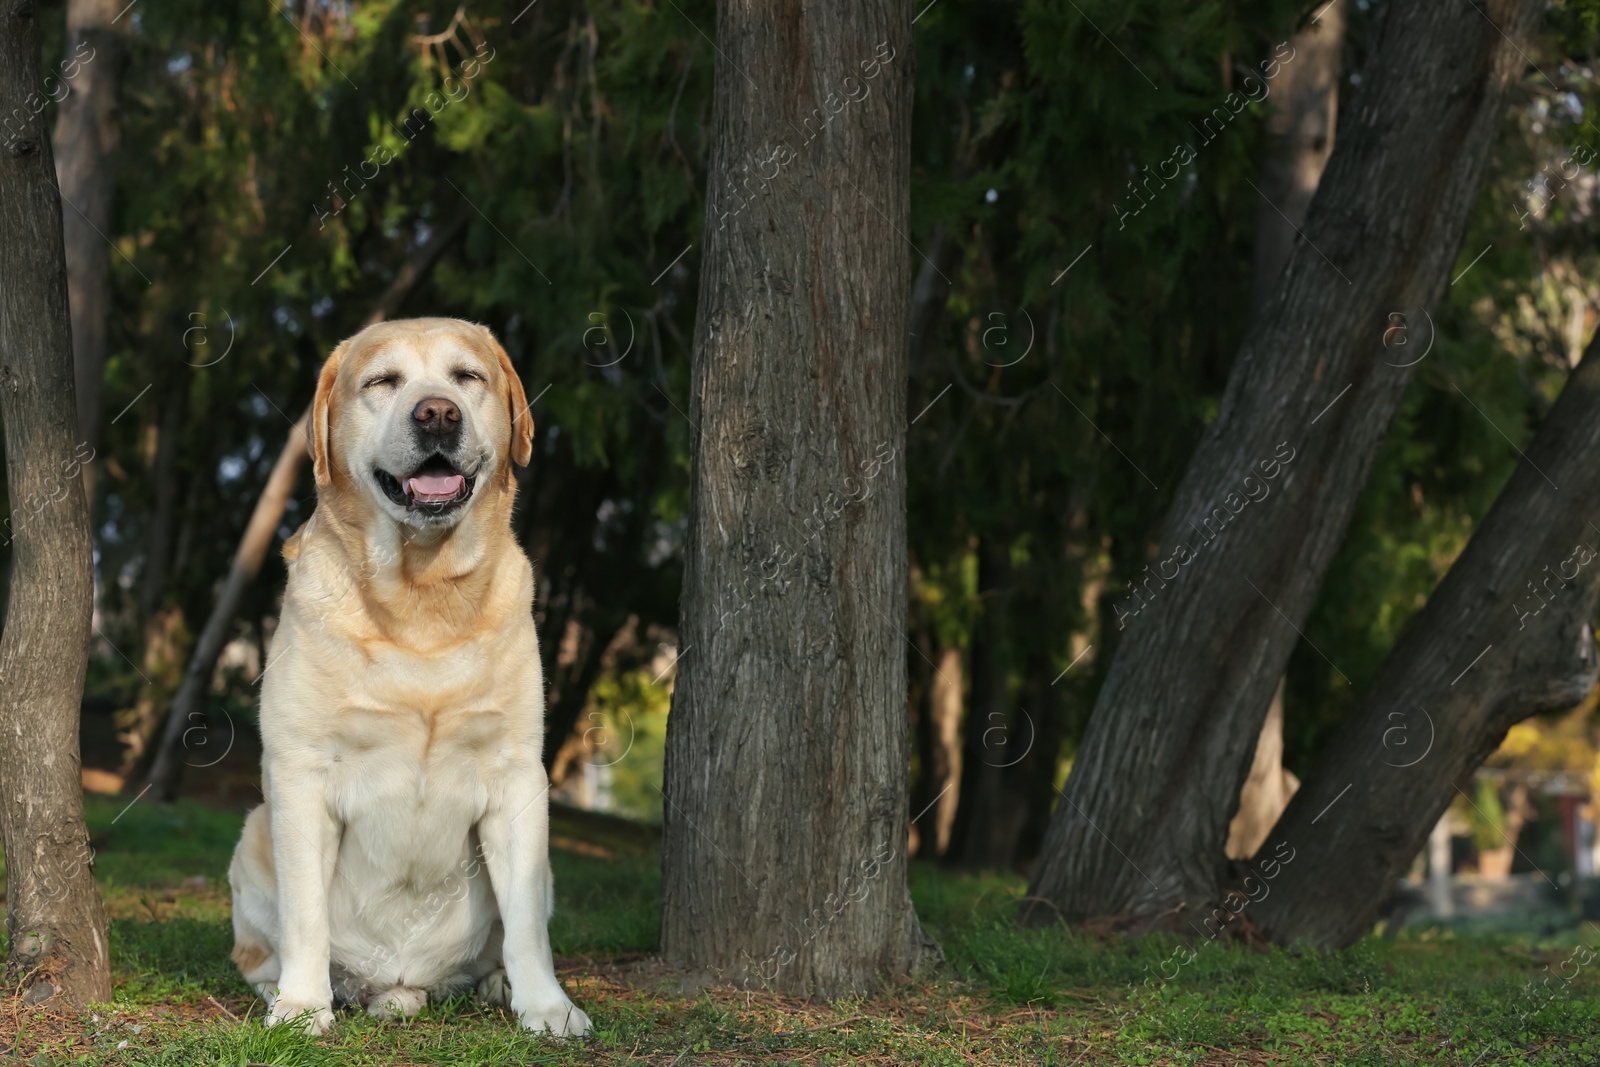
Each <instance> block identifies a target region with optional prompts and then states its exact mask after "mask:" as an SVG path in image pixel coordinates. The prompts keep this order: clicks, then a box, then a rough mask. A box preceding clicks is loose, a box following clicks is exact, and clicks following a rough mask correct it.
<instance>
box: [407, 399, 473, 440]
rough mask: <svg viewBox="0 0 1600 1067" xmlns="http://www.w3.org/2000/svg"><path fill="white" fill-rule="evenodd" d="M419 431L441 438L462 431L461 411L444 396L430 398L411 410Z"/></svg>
mask: <svg viewBox="0 0 1600 1067" xmlns="http://www.w3.org/2000/svg"><path fill="white" fill-rule="evenodd" d="M411 417H412V418H413V419H415V420H416V422H417V429H418V430H420V431H421V432H423V433H429V434H437V435H439V436H440V437H443V436H445V435H446V434H453V433H455V432H457V431H458V430H460V429H461V409H460V408H458V407H456V406H455V404H453V403H451V402H450V401H448V400H446V399H445V398H444V397H442V396H430V397H428V399H426V400H424V401H422V402H421V403H420V404H418V405H417V406H416V407H414V408H412V409H411Z"/></svg>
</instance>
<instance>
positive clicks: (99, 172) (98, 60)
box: [51, 0, 128, 501]
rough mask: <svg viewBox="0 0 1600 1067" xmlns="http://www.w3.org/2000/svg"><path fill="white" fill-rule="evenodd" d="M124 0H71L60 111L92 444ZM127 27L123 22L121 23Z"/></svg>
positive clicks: (84, 421) (87, 437)
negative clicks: (120, 17)
mask: <svg viewBox="0 0 1600 1067" xmlns="http://www.w3.org/2000/svg"><path fill="white" fill-rule="evenodd" d="M126 7H127V5H126V3H125V2H124V0H67V46H66V54H65V56H64V58H63V60H62V64H63V65H62V67H61V68H60V69H59V70H57V71H52V72H51V74H52V76H64V77H61V84H62V85H63V86H64V91H65V92H66V96H64V97H61V98H60V99H61V109H60V114H59V115H58V116H57V118H56V129H55V155H56V176H57V180H58V181H59V182H60V188H61V199H62V201H63V203H62V206H61V215H62V218H61V233H62V238H63V240H64V242H65V244H66V250H67V291H68V296H69V298H70V300H71V302H72V356H73V359H72V362H73V369H74V375H73V377H74V380H75V381H76V383H77V390H78V429H79V431H80V432H81V433H82V435H83V440H84V441H85V442H86V443H87V444H88V446H89V448H90V449H94V448H97V447H98V446H99V443H100V379H101V377H102V376H103V374H104V372H105V363H106V321H107V319H108V317H109V316H110V312H111V277H110V272H109V270H108V265H109V257H110V255H111V246H110V244H109V243H108V242H107V240H106V238H105V235H106V234H108V233H110V232H111V202H112V198H113V196H114V195H115V193H116V187H117V172H116V153H117V145H118V143H119V142H120V141H121V139H122V133H121V124H120V122H119V120H118V117H117V85H118V82H119V81H120V80H121V78H122V67H123V61H124V58H125V55H126V45H125V43H124V42H125V40H126V38H125V36H124V34H123V31H122V28H125V27H126V26H127V25H128V22H127V21H126V20H119V19H118V15H119V13H123V11H124V9H125V8H126ZM119 27H122V28H119ZM83 482H84V490H85V492H86V493H87V494H88V495H89V497H90V499H91V501H92V499H93V495H94V467H93V465H92V464H90V465H85V467H84V470H83Z"/></svg>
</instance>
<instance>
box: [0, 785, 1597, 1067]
mask: <svg viewBox="0 0 1600 1067" xmlns="http://www.w3.org/2000/svg"><path fill="white" fill-rule="evenodd" d="M128 799H129V798H102V797H91V798H90V799H89V801H88V804H89V818H90V829H91V833H92V835H93V840H94V844H95V848H96V853H97V858H96V875H97V878H98V879H99V881H100V883H101V886H102V888H103V889H104V891H105V893H106V897H107V901H108V904H109V907H110V909H111V913H112V915H113V917H114V918H113V927H112V956H113V965H114V967H115V969H116V973H115V976H114V980H115V1003H114V1004H112V1005H109V1006H107V1007H105V1008H102V1009H100V1010H99V1011H97V1012H94V1013H90V1014H85V1015H81V1016H80V1015H78V1014H76V1013H73V1012H70V1011H67V1010H65V1009H63V1008H62V1007H61V1006H60V1005H59V1003H58V1002H47V1003H45V1004H43V1005H38V1006H35V1007H24V1006H23V1005H22V1004H21V1003H20V1001H19V1000H18V998H16V997H15V996H7V997H4V998H0V1062H28V1063H39V1064H54V1063H86V1064H127V1065H136V1064H151V1065H158V1064H159V1065H172V1067H191V1065H208V1064H219V1065H220V1064H278V1065H282V1067H299V1065H307V1067H310V1065H323V1064H441V1065H462V1067H465V1065H478V1064H506V1063H551V1064H556V1063H562V1064H564V1063H575V1064H579V1063H581V1064H604V1065H611V1064H617V1065H621V1064H629V1063H633V1064H657V1065H661V1067H666V1065H669V1064H675V1065H688V1064H713V1063H718V1064H721V1063H728V1064H731V1063H746V1062H760V1063H802V1064H828V1063H838V1064H844V1063H851V1064H855V1063H861V1064H918V1065H922V1064H951V1065H954V1064H989V1063H993V1064H1049V1065H1061V1067H1067V1065H1078V1064H1083V1065H1090V1064H1204V1065H1218V1067H1220V1065H1234V1064H1282V1065H1291V1067H1292V1065H1311V1064H1317V1065H1328V1064H1371V1065H1380V1064H1382V1065H1390V1064H1448V1065H1457V1067H1467V1065H1469V1064H1470V1065H1475V1067H1487V1065H1490V1064H1570V1065H1573V1067H1578V1065H1582V1067H1590V1065H1593V1064H1595V1063H1600V977H1597V975H1600V958H1596V959H1594V960H1593V962H1590V963H1588V964H1587V965H1582V966H1580V965H1579V963H1578V962H1577V960H1582V959H1583V958H1584V955H1585V954H1584V953H1579V955H1578V956H1577V957H1576V958H1574V956H1573V951H1574V948H1575V947H1576V946H1578V945H1580V944H1586V945H1589V946H1591V947H1595V946H1600V930H1595V929H1593V928H1590V927H1585V928H1582V929H1579V928H1577V927H1572V928H1569V929H1567V930H1566V931H1565V932H1563V933H1558V934H1556V935H1553V936H1546V937H1540V938H1535V937H1531V936H1530V937H1521V938H1519V937H1514V936H1509V935H1502V936H1498V937H1495V938H1486V937H1464V936H1455V935H1453V934H1452V933H1451V932H1449V931H1439V930H1432V931H1422V932H1417V933H1411V932H1407V933H1404V934H1402V935H1401V936H1400V937H1399V938H1398V939H1396V940H1394V941H1384V940H1382V939H1378V938H1372V939H1368V940H1367V941H1364V942H1362V943H1361V944H1359V945H1357V946H1355V947H1354V948H1352V949H1349V950H1347V951H1345V952H1341V953H1335V954H1313V955H1291V954H1287V953H1283V952H1278V951H1272V952H1256V951H1251V950H1249V949H1246V948H1243V947H1239V946H1222V945H1219V944H1211V945H1205V946H1203V947H1201V948H1199V949H1198V950H1197V951H1196V952H1195V954H1194V955H1193V957H1192V959H1189V957H1188V956H1187V955H1185V954H1184V953H1183V952H1182V951H1181V950H1179V947H1178V946H1177V944H1176V943H1175V942H1165V941H1160V940H1155V939H1151V940H1146V941H1143V942H1138V943H1132V944H1128V943H1121V942H1116V943H1110V944H1105V943H1101V942H1098V941H1095V940H1093V939H1090V938H1087V937H1084V936H1081V935H1072V934H1069V933H1067V932H1065V931H1063V930H1060V929H1056V930H1045V931H1033V932H1029V931H1019V930H1017V929H1016V928H1015V927H1014V926H1013V925H1012V922H1011V917H1012V915H1013V914H1014V911H1015V906H1016V900H1017V898H1018V897H1019V896H1020V895H1021V894H1022V892H1023V886H1022V884H1021V882H1020V880H1018V879H1015V878H1009V877H999V876H962V875H952V874H949V873H947V872H944V871H941V870H938V869H936V868H932V867H917V868H915V869H914V871H913V885H912V891H913V896H914V898H915V899H916V903H917V907H918V911H919V914H921V916H922V917H923V920H924V922H925V923H926V925H927V926H928V927H929V928H930V929H931V930H933V931H934V932H935V933H936V934H937V935H938V936H939V938H940V939H941V941H942V943H943V945H944V948H945V952H946V954H947V957H948V961H949V963H948V967H947V969H946V970H945V971H944V972H943V973H942V974H940V975H937V976H935V977H934V978H932V979H931V980H929V981H925V982H922V983H918V984H914V985H910V986H904V987H899V988H893V989H890V988H885V989H882V990H879V991H877V992H875V993H874V994H873V995H871V996H868V997H864V998H855V999H849V1000H843V1001H838V1002H835V1003H832V1004H807V1003H803V1002H800V1001H797V1000H794V999H793V998H788V997H783V996H778V995H774V994H767V993H744V992H740V991H738V990H734V989H731V988H724V989H715V988H714V989H711V990H705V991H701V992H699V993H698V994H697V995H694V996H683V995H680V994H678V993H676V992H675V990H676V989H677V988H678V987H679V985H680V977H681V976H678V975H676V974H674V973H672V972H669V971H666V970H664V969H662V968H661V967H660V966H659V965H658V964H657V963H656V962H655V961H654V959H653V958H652V956H651V954H650V953H651V949H652V948H653V947H654V945H655V942H656V936H657V914H656V909H657V907H658V892H659V872H658V866H657V864H658V860H657V857H656V853H655V838H654V834H653V832H651V831H650V830H649V829H647V828H643V827H637V826H634V825H632V824H628V823H623V822H621V821H620V820H612V819H607V818H604V817H596V816H591V815H586V814H583V813H576V812H559V811H558V812H557V813H556V814H555V816H554V818H553V825H552V833H553V836H554V840H555V844H556V849H555V852H554V856H553V862H554V864H555V868H556V889H557V896H558V906H557V913H556V919H555V921H554V923H553V925H552V935H553V939H554V942H555V947H556V952H557V954H558V956H559V960H558V970H559V971H560V973H561V976H562V980H563V982H564V983H565V984H566V987H567V989H568V991H569V992H570V993H571V994H572V996H573V998H574V999H575V1000H577V1001H578V1002H579V1003H580V1004H581V1005H582V1006H583V1007H584V1008H585V1009H586V1010H587V1011H588V1012H589V1014H590V1015H591V1016H592V1017H593V1018H594V1020H595V1034H594V1037H593V1038H592V1039H591V1040H589V1041H588V1042H585V1043H574V1044H571V1045H560V1044H555V1043H551V1042H548V1041H544V1040H540V1039H536V1038H531V1037H525V1036H523V1035H522V1034H521V1033H520V1032H519V1031H518V1030H517V1028H516V1027H515V1025H514V1023H513V1020H512V1019H511V1018H510V1017H509V1016H508V1015H506V1014H505V1013H503V1012H501V1011H500V1010H498V1009H486V1008H483V1007H481V1006H479V1005H478V1004H477V1003H476V1002H475V1001H472V1000H469V999H463V1000H459V1001H453V1002H450V1003H446V1004H443V1005H437V1006H431V1007H430V1008H429V1009H427V1011H426V1012H425V1013H424V1014H423V1015H422V1016H421V1017H419V1018H418V1019H416V1020H413V1021H411V1022H408V1023H379V1022H376V1021H374V1020H372V1019H370V1018H368V1017H366V1016H365V1015H362V1014H359V1013H356V1012H352V1011H348V1010H346V1011H342V1012H341V1013H340V1014H339V1019H338V1023H337V1025H336V1028H335V1030H334V1032H333V1033H332V1034H331V1035H329V1036H328V1037H326V1038H322V1039H308V1038H303V1037H297V1036H294V1035H291V1034H289V1033H287V1032H285V1031H283V1030H281V1029H277V1030H271V1031H268V1030H263V1029H262V1028H261V1026H260V1025H259V1019H260V1016H261V1014H262V1007H263V1006H262V1003H261V1001H260V1000H259V999H257V998H255V997H254V996H252V995H251V991H250V990H249V988H248V987H246V986H245V985H244V984H243V983H242V982H241V981H240V979H239V977H238V975H237V973H236V972H235V971H234V970H233V967H232V965H231V964H230V963H229V962H228V958H227V954H228V949H229V948H230V946H231V931H230V927H229V925H228V894H227V883H226V869H227V862H228V857H229V854H230V851H231V848H232V844H233V841H234V839H235V836H236V835H237V833H238V828H239V824H240V819H241V817H240V815H239V813H238V812H236V811H222V810H216V809H212V808H207V807H202V806H200V805H199V804H196V803H193V802H189V801H185V802H183V803H180V804H177V805H172V806H162V805H158V804H154V803H151V802H150V801H149V800H148V799H146V800H143V801H140V802H139V803H136V804H134V805H133V806H132V807H131V808H126V810H125V811H124V808H125V806H126V805H127V803H128ZM1186 960H1187V962H1185V961H1186ZM1163 976H1169V977H1163ZM1568 977H1570V981H1568V980H1567V978H1568ZM1147 980H1148V982H1147ZM1530 983H1531V985H1530ZM1519 1012H1521V1013H1528V1014H1526V1017H1525V1018H1521V1019H1519ZM13 1035H14V1036H13Z"/></svg>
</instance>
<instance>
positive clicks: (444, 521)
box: [228, 319, 589, 1036]
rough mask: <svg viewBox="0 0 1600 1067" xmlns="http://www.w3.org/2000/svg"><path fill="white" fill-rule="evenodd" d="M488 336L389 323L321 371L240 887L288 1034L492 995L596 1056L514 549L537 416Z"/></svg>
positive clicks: (528, 600) (243, 931)
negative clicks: (570, 976) (558, 878)
mask: <svg viewBox="0 0 1600 1067" xmlns="http://www.w3.org/2000/svg"><path fill="white" fill-rule="evenodd" d="M527 408H528V403H527V400H526V398H525V397H524V394H523V389H522V383H521V382H520V381H519V380H518V378H517V374H516V371H515V370H514V369H513V368H512V366H511V361H510V360H508V359H507V358H506V354H505V351H504V350H503V349H502V348H501V347H500V345H499V344H498V343H497V342H496V341H495V339H494V336H493V335H492V334H491V333H490V332H489V331H488V330H486V329H484V328H483V327H481V326H476V325H473V324H472V323H467V322H461V321H458V320H455V319H413V320H403V321H398V322H390V323H384V324H382V325H378V326H371V327H368V328H367V329H365V330H362V331H361V332H360V333H358V334H356V335H355V336H354V337H352V338H350V339H349V340H348V341H345V342H344V343H343V344H341V345H340V346H339V347H338V348H337V349H335V350H334V352H333V354H332V355H331V356H329V357H328V362H327V363H326V364H325V365H324V366H323V368H322V374H321V377H320V378H319V379H318V382H317V393H316V400H315V402H314V404H313V407H312V421H311V426H310V435H311V446H312V447H311V454H312V467H313V471H314V474H315V476H316V483H317V509H316V513H315V514H314V515H312V517H311V518H310V520H309V521H307V522H306V524H305V525H304V526H303V527H301V529H300V530H299V531H298V532H297V533H296V534H295V535H294V536H293V537H291V538H290V539H289V541H288V542H287V543H286V544H285V545H284V558H285V559H286V560H287V561H288V567H289V583H288V588H287V590H286V592H285V594H284V603H283V612H282V615H281V617H280V620H279V624H278V631H277V635H276V637H275V638H274V639H273V644H272V654H271V659H270V661H269V664H268V668H267V671H266V677H265V679H264V680H263V683H262V690H261V739H262V747H263V751H262V760H261V762H262V767H261V778H262V789H263V792H264V793H265V795H266V803H265V804H263V805H262V806H261V807H259V808H256V809H255V810H254V811H253V812H251V813H250V816H249V818H248V819H246V820H245V826H244V836H243V837H242V838H241V840H240V841H239V846H238V848H237V849H236V850H235V852H234V856H233V864H232V866H231V867H230V868H229V871H228V879H229V881H230V882H231V883H232V886H233V930H234V949H233V959H234V962H235V963H237V964H238V966H239V969H240V970H241V971H242V972H243V973H244V976H245V979H246V980H247V981H249V982H250V983H251V984H252V985H254V986H255V987H256V989H257V990H259V991H260V992H261V993H262V995H263V996H265V997H266V998H267V1002H268V1005H269V1007H268V1014H267V1018H266V1023H267V1025H268V1026H271V1025H274V1024H276V1023H281V1022H293V1023H294V1024H295V1025H298V1026H303V1027H305V1028H306V1029H307V1030H309V1031H311V1032H313V1033H323V1032H325V1031H326V1030H327V1028H328V1026H329V1025H330V1024H331V1023H332V1021H333V1012H332V1007H333V1002H334V999H335V998H336V997H337V998H338V999H339V1000H340V1001H342V1002H347V1003H352V1004H359V1005H361V1006H363V1007H365V1008H366V1009H367V1010H368V1011H369V1012H371V1013H372V1014H374V1015H377V1016H379V1017H380V1018H390V1017H404V1016H409V1015H412V1014H414V1013H416V1012H417V1011H419V1010H420V1009H421V1008H422V1007H423V1005H425V1004H426V1003H427V1001H428V998H429V997H435V998H438V997H442V996H447V995H450V994H453V993H457V992H461V991H464V990H467V989H472V988H474V987H476V989H477V991H478V994H479V996H481V997H483V998H484V999H485V1000H489V1001H492V1002H497V1003H503V1004H504V1003H509V1005H510V1007H511V1009H512V1010H513V1011H515V1012H516V1013H517V1016H518V1018H520V1019H521V1021H522V1025H523V1026H524V1027H526V1028H528V1029H530V1030H536V1031H548V1032H550V1033H553V1034H556V1035H558V1036H576V1035H581V1034H584V1033H587V1032H588V1030H589V1018H588V1016H586V1015H585V1014H584V1013H583V1012H582V1011H580V1010H578V1008H576V1007H575V1006H573V1004H572V1002H571V1001H570V1000H568V999H567V996H566V994H565V993H564V992H563V991H562V989H561V985H560V983H559V982H558V981H557V980H556V974H555V967H554V963H553V961H552V959H551V952H550V936H549V931H548V929H547V924H548V922H549V919H550V912H551V907H552V883H551V877H550V863H549V808H548V802H547V800H546V792H547V788H548V786H547V781H546V778H545V772H544V766H543V764H542V762H541V754H542V752H543V746H544V678H543V674H542V672H541V670H540V667H539V649H538V643H537V638H536V636H535V634H534V628H533V616H532V605H533V593H534V588H533V569H532V567H530V566H529V563H528V559H527V557H526V556H525V555H523V553H522V550H521V549H520V548H518V547H517V544H516V542H515V541H514V540H513V538H512V536H511V524H510V520H511V505H512V500H513V498H514V496H515V494H516V487H515V483H514V481H513V474H512V463H516V464H517V465H519V466H525V465H526V464H527V463H528V461H529V459H530V457H531V455H532V451H533V419H532V417H531V416H530V415H529V414H528V411H527Z"/></svg>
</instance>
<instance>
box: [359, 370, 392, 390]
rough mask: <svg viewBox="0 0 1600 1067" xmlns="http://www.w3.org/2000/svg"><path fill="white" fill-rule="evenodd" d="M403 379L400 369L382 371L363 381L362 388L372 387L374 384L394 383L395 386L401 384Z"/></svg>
mask: <svg viewBox="0 0 1600 1067" xmlns="http://www.w3.org/2000/svg"><path fill="white" fill-rule="evenodd" d="M401 380H402V379H401V377H400V374H399V372H398V371H383V372H381V373H379V374H374V375H373V376H372V377H370V378H368V379H367V380H366V381H364V382H362V383H361V388H363V389H371V388H373V387H374V386H378V385H394V386H398V385H399V384H400V382H401Z"/></svg>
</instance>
